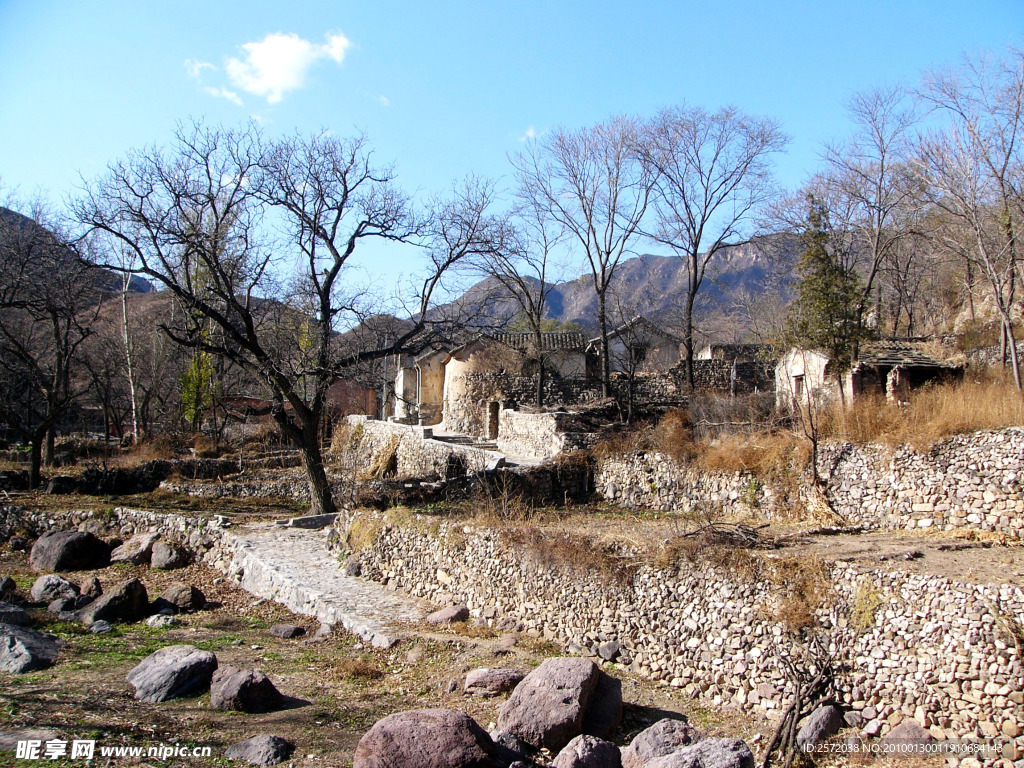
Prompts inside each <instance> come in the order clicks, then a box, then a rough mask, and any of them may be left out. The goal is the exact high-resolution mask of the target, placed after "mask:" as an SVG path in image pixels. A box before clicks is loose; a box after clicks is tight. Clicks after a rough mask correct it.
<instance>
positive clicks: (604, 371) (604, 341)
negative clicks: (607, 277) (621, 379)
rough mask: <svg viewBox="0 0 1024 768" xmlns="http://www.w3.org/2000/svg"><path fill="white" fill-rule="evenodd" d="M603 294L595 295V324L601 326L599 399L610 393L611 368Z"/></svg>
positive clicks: (602, 292) (608, 395)
mask: <svg viewBox="0 0 1024 768" xmlns="http://www.w3.org/2000/svg"><path fill="white" fill-rule="evenodd" d="M604 299H605V292H604V291H601V292H600V293H598V294H597V322H598V323H599V324H600V326H601V397H610V396H611V393H612V367H611V361H610V360H609V359H608V357H609V352H608V315H607V313H606V312H605V302H604Z"/></svg>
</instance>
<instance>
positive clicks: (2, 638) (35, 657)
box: [0, 624, 63, 675]
mask: <svg viewBox="0 0 1024 768" xmlns="http://www.w3.org/2000/svg"><path fill="white" fill-rule="evenodd" d="M62 645H63V643H62V642H61V641H60V640H59V639H57V638H56V637H54V636H53V635H46V634H43V633H42V632H36V631H35V630H34V629H29V628H28V627H19V626H16V625H14V624H0V670H2V671H4V672H13V673H14V674H16V675H19V674H21V673H22V672H32V671H33V670H36V669H46V668H47V667H49V666H51V665H52V664H53V663H54V662H55V661H56V660H57V652H58V651H60V648H61V646H62Z"/></svg>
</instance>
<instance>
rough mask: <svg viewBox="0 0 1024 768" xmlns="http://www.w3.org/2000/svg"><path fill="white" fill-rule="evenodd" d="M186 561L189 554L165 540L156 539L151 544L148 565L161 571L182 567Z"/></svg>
mask: <svg viewBox="0 0 1024 768" xmlns="http://www.w3.org/2000/svg"><path fill="white" fill-rule="evenodd" d="M188 562H189V556H188V553H187V552H186V551H185V550H183V549H181V548H180V547H176V546H174V545H173V544H170V543H168V542H166V541H158V542H156V543H155V544H154V545H153V553H152V555H151V556H150V559H149V565H150V567H152V568H156V569H158V570H163V571H171V570H174V569H175V568H184V567H185V566H186V565H188Z"/></svg>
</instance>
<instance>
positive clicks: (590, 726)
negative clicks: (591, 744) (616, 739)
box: [583, 669, 622, 739]
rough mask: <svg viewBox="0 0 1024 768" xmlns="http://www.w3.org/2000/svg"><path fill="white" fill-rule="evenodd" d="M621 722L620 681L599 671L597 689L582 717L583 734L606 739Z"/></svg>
mask: <svg viewBox="0 0 1024 768" xmlns="http://www.w3.org/2000/svg"><path fill="white" fill-rule="evenodd" d="M621 722H622V681H621V680H619V679H618V678H617V677H612V676H611V675H607V674H605V673H604V671H603V670H600V669H599V673H598V680H597V688H596V689H595V690H594V695H593V697H592V698H591V700H590V704H589V705H588V706H587V711H586V713H585V714H584V715H583V733H585V734H587V735H589V736H597V737H598V738H601V739H606V738H608V737H609V736H611V734H612V733H614V732H615V729H616V728H618V727H619V724H620V723H621Z"/></svg>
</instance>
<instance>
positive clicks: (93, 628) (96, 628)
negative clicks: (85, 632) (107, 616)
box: [89, 619, 114, 635]
mask: <svg viewBox="0 0 1024 768" xmlns="http://www.w3.org/2000/svg"><path fill="white" fill-rule="evenodd" d="M89 631H90V632H92V633H93V634H94V635H105V634H107V632H113V631H114V628H113V627H112V626H111V625H110V622H109V621H103V619H100V620H99V621H94V622H93V623H92V624H90V625H89Z"/></svg>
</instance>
